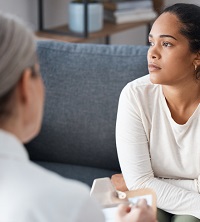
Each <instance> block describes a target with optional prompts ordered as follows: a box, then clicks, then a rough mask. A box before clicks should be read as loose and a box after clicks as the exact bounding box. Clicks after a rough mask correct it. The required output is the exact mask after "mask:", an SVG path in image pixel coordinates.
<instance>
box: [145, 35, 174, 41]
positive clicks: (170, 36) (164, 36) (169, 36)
mask: <svg viewBox="0 0 200 222" xmlns="http://www.w3.org/2000/svg"><path fill="white" fill-rule="evenodd" d="M149 37H150V38H153V35H152V34H149ZM159 37H160V38H166V37H167V38H172V39H175V40H176V41H177V39H176V38H175V37H174V36H172V35H160V36H159Z"/></svg>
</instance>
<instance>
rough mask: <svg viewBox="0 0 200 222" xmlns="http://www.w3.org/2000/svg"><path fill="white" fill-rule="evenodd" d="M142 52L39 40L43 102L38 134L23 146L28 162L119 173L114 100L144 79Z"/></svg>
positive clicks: (136, 48) (142, 49) (144, 51)
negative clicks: (43, 85)
mask: <svg viewBox="0 0 200 222" xmlns="http://www.w3.org/2000/svg"><path fill="white" fill-rule="evenodd" d="M147 49H148V47H147V46H130V45H100V44H99V45H96V44H73V43H63V42H55V41H39V42H38V57H39V61H40V66H41V74H42V77H43V79H44V84H45V87H46V102H45V111H44V118H43V123H42V129H41V132H40V134H39V135H38V136H37V138H35V139H34V140H33V141H31V143H29V144H27V145H26V146H27V149H28V152H29V154H30V157H31V159H32V160H34V161H48V162H55V163H56V162H57V163H65V164H70V165H73V164H77V165H79V166H89V167H94V168H102V169H108V170H111V171H112V170H113V171H119V170H120V167H119V163H118V158H117V153H116V145H115V121H116V114H117V106H118V99H119V95H120V92H121V90H122V88H123V87H124V86H125V85H126V84H127V83H128V82H129V81H132V80H133V79H135V78H138V77H140V76H143V75H146V74H147V61H146V54H147ZM63 172H64V171H63Z"/></svg>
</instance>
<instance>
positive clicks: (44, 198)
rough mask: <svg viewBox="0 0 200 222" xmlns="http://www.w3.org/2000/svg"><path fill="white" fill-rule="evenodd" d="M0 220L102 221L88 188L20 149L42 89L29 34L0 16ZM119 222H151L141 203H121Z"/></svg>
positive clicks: (33, 129)
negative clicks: (32, 158)
mask: <svg viewBox="0 0 200 222" xmlns="http://www.w3.org/2000/svg"><path fill="white" fill-rule="evenodd" d="M0 58H1V59H0V209H1V212H0V221H1V222H8V221H9V222H16V221H20V222H67V221H69V222H79V221H86V222H94V221H95V222H102V221H104V217H103V214H102V212H101V209H100V208H99V207H98V205H97V204H96V203H95V202H94V201H92V200H91V199H90V197H89V188H88V187H87V186H86V185H84V184H81V183H79V182H75V181H72V180H68V179H65V178H62V177H61V176H59V175H57V174H55V173H53V172H50V171H48V170H45V169H43V168H42V167H39V166H37V165H36V164H34V163H32V162H31V161H30V160H29V158H28V154H27V152H26V150H25V147H24V146H23V143H26V142H28V141H29V140H31V139H32V138H33V137H35V136H36V135H37V134H38V132H39V130H40V126H41V120H42V113H43V103H44V87H43V82H42V78H41V76H40V73H39V65H38V64H37V59H36V47H35V41H34V37H33V34H32V33H31V32H30V31H29V30H28V29H27V28H26V27H24V25H23V24H21V22H20V21H16V18H13V17H10V16H7V15H3V14H0ZM116 221H117V222H146V221H149V222H155V216H154V215H153V210H152V209H151V208H150V207H148V206H147V203H146V202H145V201H144V200H141V201H140V202H139V203H138V205H137V207H132V208H131V207H130V206H126V205H122V206H120V207H119V209H118V211H117V214H116Z"/></svg>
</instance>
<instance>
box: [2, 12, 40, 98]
mask: <svg viewBox="0 0 200 222" xmlns="http://www.w3.org/2000/svg"><path fill="white" fill-rule="evenodd" d="M35 63H36V46H35V39H34V35H33V33H32V31H31V30H29V29H28V28H27V27H26V26H25V25H24V24H23V22H22V21H21V20H19V18H17V17H14V16H12V15H9V14H4V13H1V12H0V97H2V96H3V95H5V94H6V93H7V92H8V91H9V90H11V89H12V88H13V87H14V86H15V85H16V84H17V82H18V81H19V79H20V77H21V75H22V72H23V70H24V69H25V68H28V67H31V66H33V65H34V64H35Z"/></svg>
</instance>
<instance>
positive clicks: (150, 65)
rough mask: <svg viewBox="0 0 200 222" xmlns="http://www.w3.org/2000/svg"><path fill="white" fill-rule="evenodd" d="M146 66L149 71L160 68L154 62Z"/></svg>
mask: <svg viewBox="0 0 200 222" xmlns="http://www.w3.org/2000/svg"><path fill="white" fill-rule="evenodd" d="M148 68H149V72H155V71H159V70H161V68H160V67H159V66H158V65H156V64H149V65H148Z"/></svg>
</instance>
